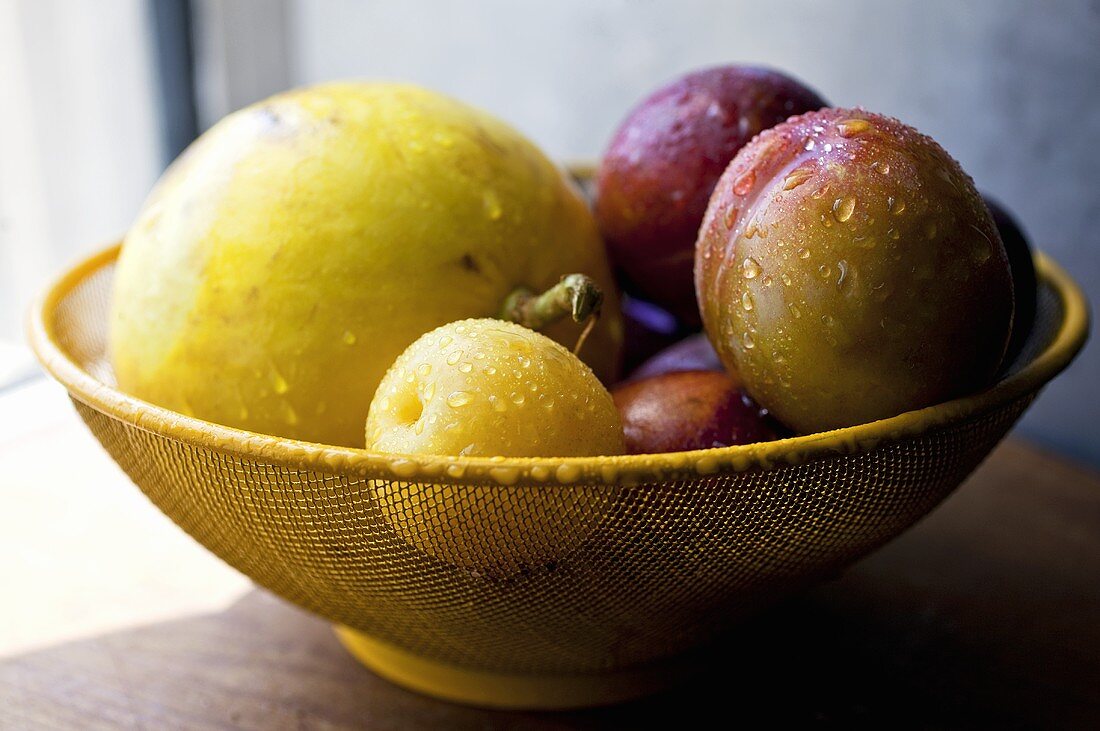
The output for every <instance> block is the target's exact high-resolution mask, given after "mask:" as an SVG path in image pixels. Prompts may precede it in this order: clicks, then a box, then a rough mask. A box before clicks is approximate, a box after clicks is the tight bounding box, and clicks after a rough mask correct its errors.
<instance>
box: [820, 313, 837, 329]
mask: <svg viewBox="0 0 1100 731" xmlns="http://www.w3.org/2000/svg"><path fill="white" fill-rule="evenodd" d="M821 322H822V324H824V325H825V326H826V327H832V326H833V325H835V324H836V320H834V319H833V316H832V315H822V316H821Z"/></svg>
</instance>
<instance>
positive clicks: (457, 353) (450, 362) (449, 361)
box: [447, 350, 462, 366]
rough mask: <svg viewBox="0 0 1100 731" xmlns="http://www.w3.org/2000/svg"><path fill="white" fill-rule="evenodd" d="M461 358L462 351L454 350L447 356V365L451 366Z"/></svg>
mask: <svg viewBox="0 0 1100 731" xmlns="http://www.w3.org/2000/svg"><path fill="white" fill-rule="evenodd" d="M460 360H462V351H461V350H456V351H454V352H453V353H451V354H450V355H448V356H447V365H449V366H453V365H454V364H455V363H457V362H458V361H460Z"/></svg>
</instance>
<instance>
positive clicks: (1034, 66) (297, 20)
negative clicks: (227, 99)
mask: <svg viewBox="0 0 1100 731" xmlns="http://www.w3.org/2000/svg"><path fill="white" fill-rule="evenodd" d="M286 11H287V12H286V19H287V31H286V33H287V39H286V46H287V51H288V53H289V64H288V68H289V74H290V79H289V81H290V83H292V84H302V83H311V82H316V81H322V80H325V79H331V78H337V77H349V76H351V77H376V78H393V79H407V80H411V81H416V82H420V83H423V84H426V85H428V86H432V87H435V88H438V89H440V90H443V91H446V92H449V93H452V94H454V95H456V96H459V97H462V98H463V99H466V100H468V101H470V102H472V103H474V104H477V105H480V106H482V107H484V108H486V109H489V110H491V111H493V112H495V113H496V114H498V115H500V116H501V117H503V118H505V119H507V120H509V121H510V122H512V123H513V124H514V125H516V126H517V127H519V128H520V129H522V130H523V131H524V132H526V133H527V134H528V135H530V136H531V137H532V138H534V139H535V140H536V141H538V142H539V143H540V144H542V145H543V146H544V148H546V149H547V150H548V151H549V152H550V154H551V155H553V156H556V157H558V158H578V157H580V158H587V157H595V156H596V155H598V154H599V153H600V151H601V150H602V147H603V145H604V144H605V142H606V141H607V139H608V137H609V136H610V134H611V132H612V130H613V129H614V127H615V126H616V125H617V123H618V122H619V120H620V119H621V117H622V116H623V114H624V113H625V112H626V110H627V109H628V108H629V107H630V106H631V105H632V104H633V103H634V102H635V101H636V100H637V99H638V98H639V97H641V96H642V95H644V94H645V93H647V92H648V91H649V90H650V89H652V88H653V87H654V86H656V85H658V84H660V83H662V82H664V81H665V80H667V79H670V78H671V77H674V76H676V75H677V74H679V73H681V72H684V71H687V70H690V69H694V68H696V67H700V66H705V65H709V64H716V63H723V62H731V61H739V62H752V63H760V64H767V65H771V66H775V67H778V68H780V69H784V70H787V71H788V72H790V73H793V74H794V75H796V76H798V77H801V78H802V79H804V80H805V81H806V82H808V83H810V84H811V85H812V86H814V87H816V88H817V89H818V90H819V91H820V92H821V93H822V94H824V95H825V97H826V98H828V99H830V100H831V101H832V102H833V103H834V104H839V105H862V106H864V107H866V108H868V109H871V110H873V111H879V112H885V113H888V114H892V115H895V116H897V117H899V118H900V119H902V120H904V121H906V122H908V123H910V124H912V125H914V126H916V127H917V128H918V129H920V130H922V131H924V132H926V133H928V134H931V135H932V136H933V137H935V138H936V139H937V140H939V141H940V142H941V143H942V144H943V145H944V146H945V147H946V148H947V149H948V150H949V151H950V152H951V153H952V154H953V155H954V156H955V157H956V158H957V159H958V160H959V161H960V162H961V163H962V165H963V167H964V168H965V169H966V170H967V171H968V172H969V173H970V174H971V175H972V176H973V177H974V179H975V180H976V181H977V183H978V186H979V187H980V188H981V189H983V190H985V191H987V192H989V193H992V194H993V195H994V196H995V197H996V198H998V199H999V200H1001V201H1002V202H1004V203H1005V204H1006V205H1008V206H1009V207H1010V208H1011V209H1012V210H1013V211H1014V212H1015V213H1016V214H1017V216H1018V218H1019V219H1020V220H1021V221H1022V223H1023V224H1024V226H1025V228H1026V229H1027V231H1028V232H1030V234H1031V236H1032V239H1033V240H1034V242H1035V243H1037V244H1038V245H1039V246H1040V247H1041V248H1043V249H1045V250H1046V251H1047V252H1049V253H1051V254H1052V255H1054V257H1055V258H1056V259H1057V260H1058V261H1059V262H1061V263H1062V264H1063V265H1065V266H1066V267H1067V268H1068V269H1069V270H1070V271H1071V272H1072V273H1073V274H1074V276H1075V277H1077V278H1078V280H1079V281H1080V282H1081V283H1082V284H1084V286H1085V288H1086V289H1087V291H1088V294H1089V296H1090V299H1091V300H1092V301H1093V302H1100V250H1098V249H1100V220H1098V219H1100V2H1095V1H1093V2H1073V1H1070V0H1061V1H1058V2H1038V1H1035V2H991V1H986V2H947V1H944V0H937V1H932V2H928V1H922V0H900V1H895V2H888V3H887V2H876V1H875V0H849V1H847V2H814V1H812V0H787V1H786V2H783V3H765V2H747V1H744V2H737V1H735V2H728V1H727V2H723V1H722V0H686V1H681V2H654V1H648V2H647V1H639V2H625V1H621V0H620V1H618V2H585V1H584V0H559V1H558V2H554V3H521V2H509V1H507V0H467V1H466V2H431V1H429V0H418V1H412V2H401V3H398V2H372V3H360V2H354V1H353V0H292V1H291V2H289V3H288V5H287V6H286ZM1098 401H1100V347H1098V346H1096V345H1095V344H1094V345H1092V346H1089V347H1087V348H1086V350H1085V351H1084V353H1083V354H1082V355H1081V357H1080V358H1079V360H1078V361H1077V362H1076V363H1075V364H1074V366H1073V367H1072V368H1071V369H1070V370H1069V371H1068V372H1067V373H1066V374H1065V375H1064V376H1062V377H1061V378H1060V379H1058V380H1057V381H1056V382H1054V383H1053V384H1052V385H1051V386H1050V387H1049V388H1048V389H1047V391H1046V392H1045V393H1044V395H1043V396H1042V397H1041V399H1040V400H1039V401H1038V403H1036V404H1035V406H1034V407H1033V408H1032V409H1031V411H1030V412H1029V413H1028V415H1027V416H1026V417H1025V419H1024V421H1023V424H1022V427H1021V428H1022V430H1023V432H1024V433H1025V434H1026V435H1027V436H1029V437H1031V438H1033V439H1036V440H1038V441H1041V442H1044V443H1047V444H1050V445H1054V446H1057V447H1058V448H1060V449H1062V450H1065V451H1066V452H1069V453H1071V454H1074V455H1076V456H1079V457H1084V458H1087V459H1089V460H1090V461H1092V462H1093V463H1094V464H1100V429H1098V428H1096V424H1095V422H1096V421H1097V419H1098V418H1100V409H1098Z"/></svg>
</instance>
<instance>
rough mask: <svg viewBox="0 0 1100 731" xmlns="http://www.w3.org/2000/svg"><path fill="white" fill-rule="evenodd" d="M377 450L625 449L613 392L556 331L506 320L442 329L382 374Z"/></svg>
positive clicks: (370, 431) (546, 452) (370, 445)
mask: <svg viewBox="0 0 1100 731" xmlns="http://www.w3.org/2000/svg"><path fill="white" fill-rule="evenodd" d="M366 437H367V449H368V450H374V451H380V452H392V453H398V454H444V455H467V456H481V457H495V456H501V457H584V456H590V455H599V454H622V453H623V451H624V444H623V428H622V424H621V423H620V422H619V412H618V410H617V409H616V408H615V404H614V402H613V401H612V400H611V394H609V393H608V392H607V389H605V388H604V387H603V385H601V384H600V382H599V380H598V379H597V378H596V376H595V375H594V374H593V373H592V369H590V368H589V367H588V366H586V365H585V364H584V363H582V362H581V361H580V360H579V359H578V358H577V357H576V356H575V355H573V354H572V353H571V352H569V351H568V350H566V349H565V348H563V347H562V346H561V345H559V344H558V343H556V342H554V341H553V340H550V339H549V338H547V337H545V336H543V335H540V334H538V333H537V332H535V331H533V330H529V329H527V328H525V327H521V326H520V325H516V324H515V323H511V322H504V321H502V320H490V319H483V320H464V321H462V322H455V323H451V324H449V325H444V326H443V327H440V328H437V329H436V330H433V331H432V332H430V333H428V334H426V335H424V336H422V337H421V338H420V339H419V340H417V341H416V342H415V343H413V344H412V345H410V346H409V348H408V349H407V350H405V352H404V353H402V354H401V355H400V356H399V357H398V358H397V360H396V361H395V362H394V364H393V366H392V367H391V368H390V369H389V371H388V372H387V373H386V376H385V377H384V378H383V379H382V383H381V384H380V385H379V387H378V392H377V394H376V395H375V398H374V401H373V402H372V403H371V407H370V413H369V415H368V416H367V424H366Z"/></svg>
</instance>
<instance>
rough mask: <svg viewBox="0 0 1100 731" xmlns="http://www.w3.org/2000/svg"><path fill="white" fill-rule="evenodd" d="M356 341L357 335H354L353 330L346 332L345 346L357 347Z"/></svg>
mask: <svg viewBox="0 0 1100 731" xmlns="http://www.w3.org/2000/svg"><path fill="white" fill-rule="evenodd" d="M355 340H356V338H355V333H353V332H352V331H351V330H345V331H344V337H343V341H344V345H355Z"/></svg>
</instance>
